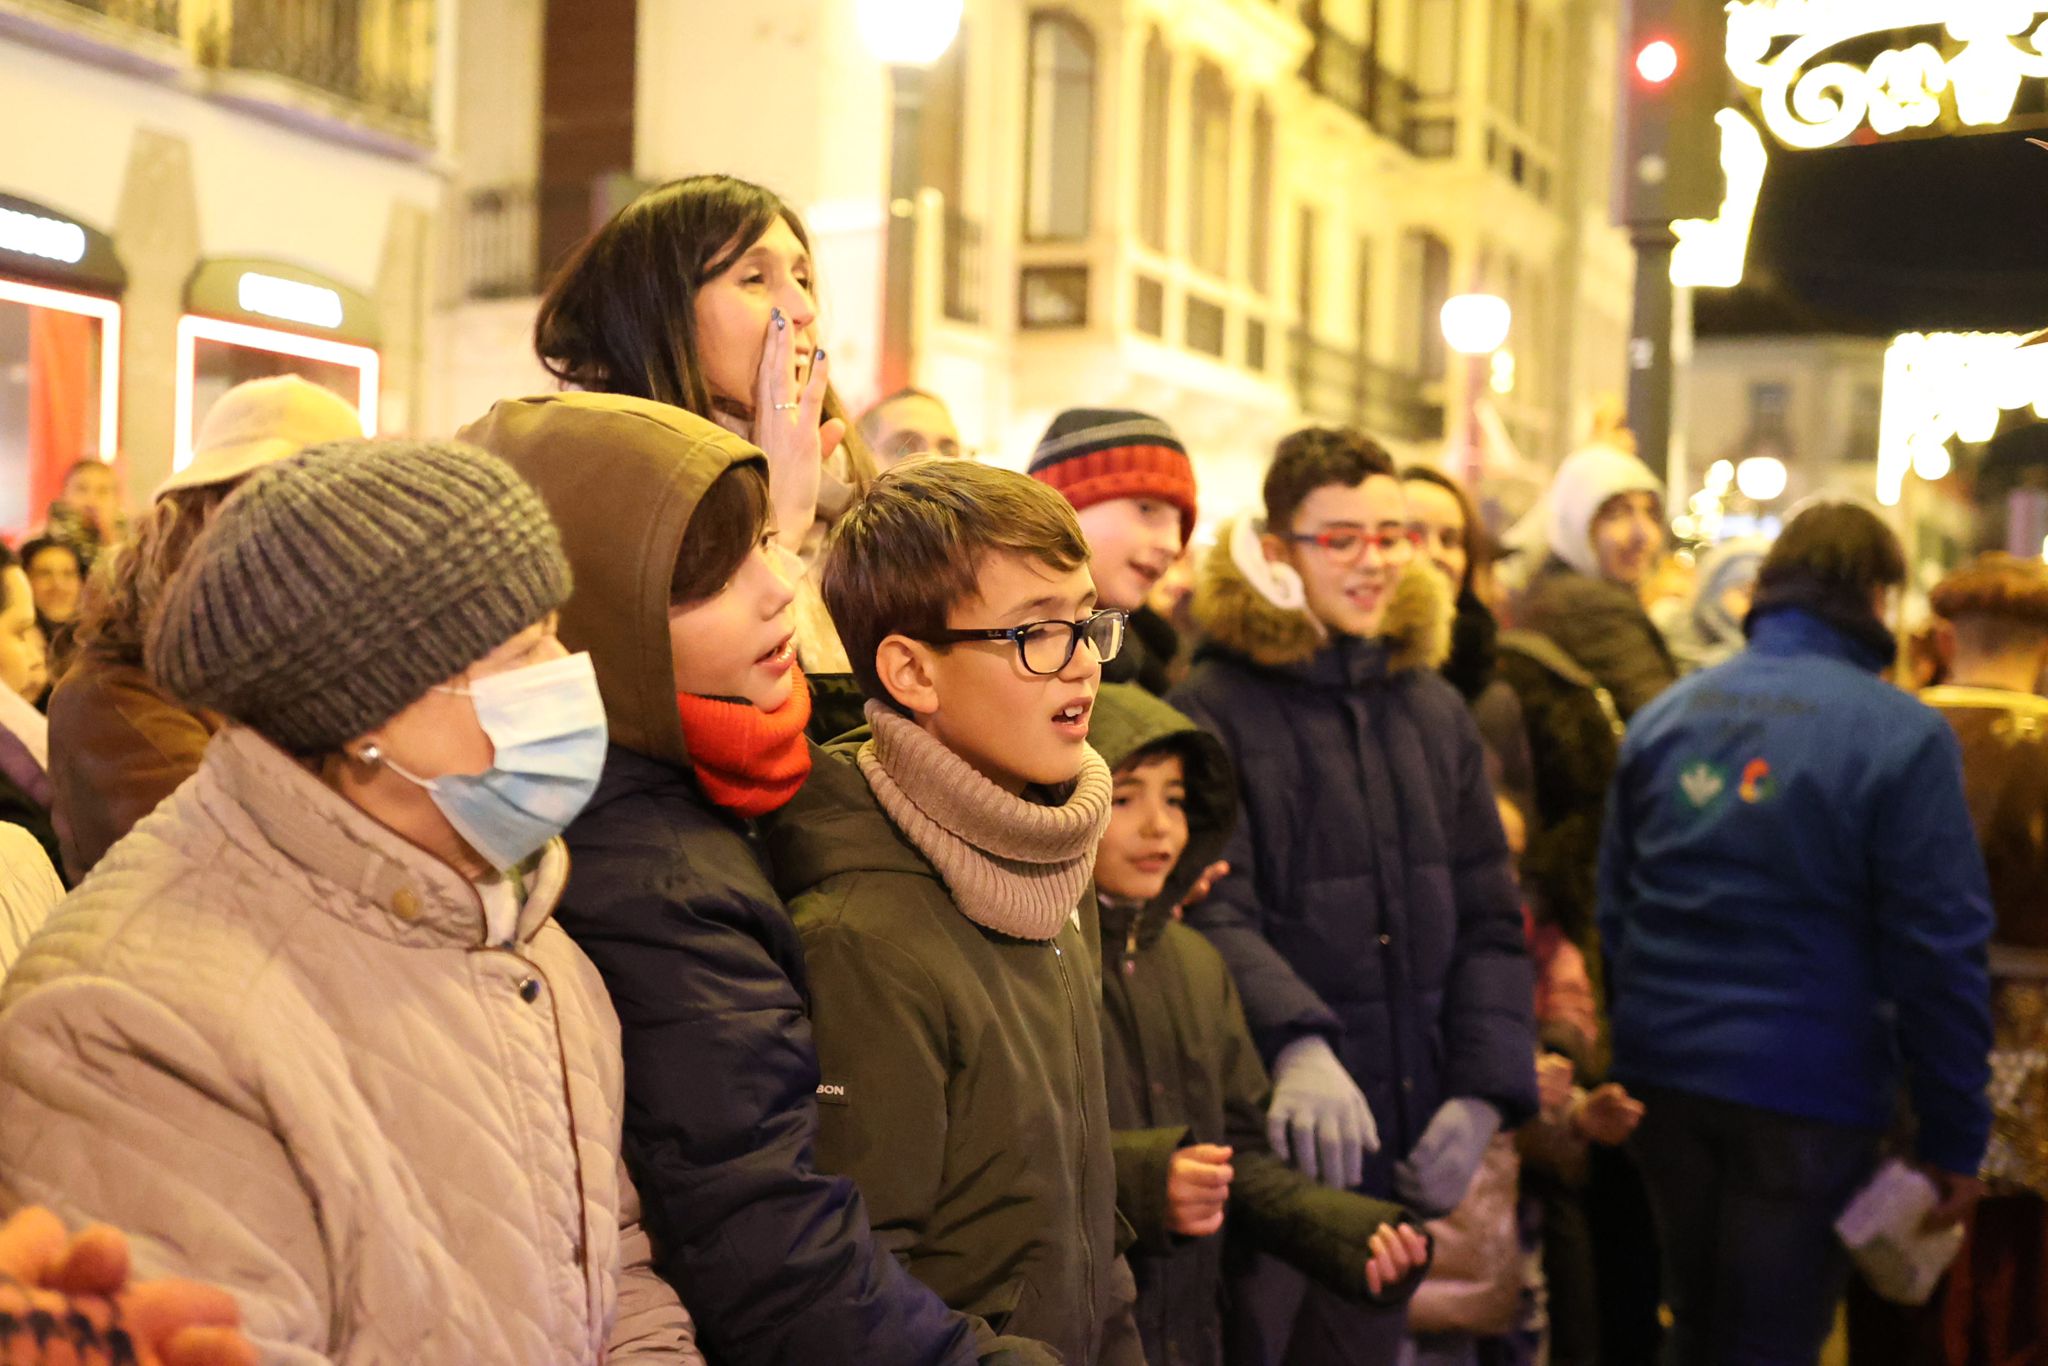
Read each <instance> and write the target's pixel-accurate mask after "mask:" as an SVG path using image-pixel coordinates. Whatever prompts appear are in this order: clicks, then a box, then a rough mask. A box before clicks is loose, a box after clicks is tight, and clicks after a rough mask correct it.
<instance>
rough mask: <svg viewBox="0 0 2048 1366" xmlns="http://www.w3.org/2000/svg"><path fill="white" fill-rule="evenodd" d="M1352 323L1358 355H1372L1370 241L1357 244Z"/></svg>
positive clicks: (1361, 241)
mask: <svg viewBox="0 0 2048 1366" xmlns="http://www.w3.org/2000/svg"><path fill="white" fill-rule="evenodd" d="M1352 311H1353V315H1354V319H1353V320H1354V323H1355V325H1356V327H1357V330H1358V354H1359V356H1360V357H1361V358H1365V357H1370V356H1371V355H1372V239H1371V238H1370V237H1363V238H1360V239H1359V242H1358V287H1357V289H1356V291H1355V292H1354V293H1353V295H1352Z"/></svg>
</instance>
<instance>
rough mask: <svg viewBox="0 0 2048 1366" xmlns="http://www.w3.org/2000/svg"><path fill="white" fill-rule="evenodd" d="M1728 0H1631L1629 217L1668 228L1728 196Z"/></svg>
mask: <svg viewBox="0 0 2048 1366" xmlns="http://www.w3.org/2000/svg"><path fill="white" fill-rule="evenodd" d="M1724 4H1725V0H1631V3H1630V4H1629V7H1628V8H1629V13H1628V32H1627V34H1626V39H1625V42H1624V46H1623V49H1622V50H1623V53H1624V57H1625V61H1624V66H1623V71H1622V92H1623V98H1622V109H1623V117H1624V121H1625V124H1626V132H1625V145H1624V151H1625V155H1624V156H1623V157H1622V160H1621V165H1620V167H1619V168H1618V169H1619V174H1620V176H1621V180H1622V183H1621V193H1620V196H1619V202H1620V204H1621V218H1622V221H1623V222H1624V223H1627V224H1629V225H1631V226H1638V227H1650V226H1657V227H1661V226H1663V225H1665V224H1668V223H1670V222H1671V221H1672V220H1673V219H1676V218H1712V217H1714V215H1715V214H1717V213H1719V212H1720V208H1721V196H1722V178H1721V134H1720V129H1719V128H1718V127H1717V126H1716V125H1715V123H1714V115H1715V114H1717V113H1719V112H1720V110H1721V108H1722V106H1723V105H1724V104H1725V103H1726V102H1727V99H1728V92H1729V84H1730V82H1729V75H1728V66H1727V62H1726V60H1725V59H1724V57H1723V47H1724V45H1725V43H1726V41H1727V31H1728V17H1727V13H1726V11H1725V8H1724Z"/></svg>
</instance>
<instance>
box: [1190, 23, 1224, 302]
mask: <svg viewBox="0 0 2048 1366" xmlns="http://www.w3.org/2000/svg"><path fill="white" fill-rule="evenodd" d="M1190 113H1191V114H1192V115H1193V118H1194V137H1193V139H1192V140H1191V141H1190V143H1189V148H1188V163H1189V164H1188V256H1189V258H1190V259H1191V260H1192V261H1193V262H1194V263H1195V266H1196V268H1197V269H1199V270H1205V271H1207V272H1209V273H1210V274H1211V275H1223V274H1226V273H1227V272H1228V271H1229V269H1230V86H1229V85H1228V84H1227V83H1226V82H1225V81H1224V79H1223V73H1222V72H1221V71H1220V70H1218V69H1217V68H1216V66H1215V65H1214V64H1213V63H1210V62H1203V63H1202V64H1201V66H1199V67H1197V68H1196V70H1195V85H1194V101H1193V107H1192V108H1191V110H1190Z"/></svg>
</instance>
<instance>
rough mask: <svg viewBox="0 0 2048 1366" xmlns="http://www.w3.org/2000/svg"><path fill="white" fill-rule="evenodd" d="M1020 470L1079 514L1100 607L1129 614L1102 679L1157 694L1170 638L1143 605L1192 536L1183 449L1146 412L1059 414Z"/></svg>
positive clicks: (1173, 641)
mask: <svg viewBox="0 0 2048 1366" xmlns="http://www.w3.org/2000/svg"><path fill="white" fill-rule="evenodd" d="M1029 473H1030V475H1031V477H1032V478H1033V479H1036V480H1038V481H1039V482H1040V483H1043V484H1049V485H1051V486H1052V487H1053V488H1054V489H1057V490H1058V491H1059V493H1060V495H1061V496H1062V497H1064V498H1065V499H1066V500H1067V501H1068V502H1069V503H1071V504H1072V505H1073V508H1074V511H1075V513H1076V514H1078V515H1079V517H1080V521H1081V533H1082V534H1083V535H1084V536H1086V537H1087V538H1088V555H1089V564H1090V568H1091V569H1092V570H1093V572H1094V575H1095V587H1096V591H1097V592H1098V593H1100V594H1101V602H1102V605H1103V606H1104V607H1113V608H1116V609H1117V610H1119V611H1123V612H1128V613H1130V614H1131V621H1130V633H1129V636H1128V638H1127V639H1126V640H1125V642H1124V648H1123V653H1122V654H1121V655H1119V656H1118V657H1117V658H1116V659H1114V660H1108V661H1105V662H1104V664H1103V669H1102V678H1103V681H1104V682H1105V683H1136V684H1137V685H1139V686H1140V687H1142V688H1144V689H1145V690H1146V691H1147V692H1150V693H1152V694H1154V695H1155V696H1164V695H1165V693H1166V689H1167V688H1168V686H1169V685H1170V684H1171V681H1172V680H1171V679H1170V677H1169V676H1168V672H1167V670H1168V666H1169V665H1171V664H1172V663H1173V659H1174V656H1175V655H1176V654H1178V653H1179V650H1180V637H1179V635H1178V633H1176V632H1175V630H1174V628H1173V625H1172V623H1171V622H1169V621H1167V619H1166V618H1165V617H1164V616H1162V615H1160V614H1159V613H1158V612H1157V611H1155V610H1154V609H1153V608H1152V607H1150V606H1149V605H1148V604H1147V599H1148V597H1149V596H1150V595H1151V592H1152V589H1153V587H1154V585H1156V584H1157V583H1158V582H1159V580H1160V579H1161V578H1162V577H1163V576H1164V575H1165V573H1166V571H1167V570H1168V569H1169V568H1171V567H1172V566H1173V563H1174V561H1175V560H1178V559H1179V558H1180V556H1181V552H1182V551H1184V550H1185V549H1187V544H1188V538H1189V537H1190V536H1192V535H1193V534H1194V530H1195V467H1194V464H1193V462H1191V461H1190V460H1189V459H1188V452H1187V448H1186V447H1185V446H1183V445H1181V442H1180V438H1179V437H1177V436H1175V435H1174V433H1173V428H1171V427H1169V426H1167V425H1166V424H1165V423H1164V422H1162V421H1160V420H1159V419H1158V418H1156V417H1153V416H1152V415H1151V414H1149V413H1138V412H1130V411H1126V410H1121V409H1112V408H1069V409H1068V410H1067V411H1066V412H1063V413H1061V414H1060V415H1059V416H1058V417H1056V418H1054V419H1053V420H1052V426H1050V427H1048V428H1046V431H1045V435H1044V436H1043V437H1041V438H1040V439H1039V442H1038V449H1037V450H1036V451H1034V452H1033V453H1032V456H1031V466H1030V470H1029Z"/></svg>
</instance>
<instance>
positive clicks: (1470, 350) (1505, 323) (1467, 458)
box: [1437, 294, 1515, 490]
mask: <svg viewBox="0 0 2048 1366" xmlns="http://www.w3.org/2000/svg"><path fill="white" fill-rule="evenodd" d="M1514 316H1515V315H1514V310H1512V309H1510V308H1509V307H1508V301H1507V300H1506V299H1503V298H1501V297H1500V296H1499V295H1498V294H1459V295H1456V296H1454V297H1452V298H1450V299H1446V300H1445V301H1444V307H1443V312H1442V313H1441V314H1439V315H1438V318H1437V321H1438V322H1439V323H1440V324H1441V325H1442V327H1443V331H1444V341H1445V343H1446V344H1448V345H1449V346H1450V348H1451V350H1453V351H1455V352H1457V353H1458V354H1459V355H1461V356H1463V357H1465V416H1464V433H1463V435H1462V437H1461V439H1460V446H1461V448H1462V450H1463V452H1464V454H1463V459H1462V461H1461V463H1462V464H1463V466H1464V476H1465V486H1466V487H1467V488H1470V489H1475V490H1476V489H1477V488H1478V487H1479V476H1480V475H1481V473H1482V472H1483V469H1484V466H1485V463H1486V457H1485V453H1484V451H1483V450H1482V449H1481V444H1480V436H1479V396H1480V393H1481V392H1482V391H1483V390H1484V389H1485V388H1486V385H1487V369H1488V366H1489V365H1490V363H1491V357H1492V356H1493V354H1494V353H1495V352H1496V351H1499V350H1500V349H1501V348H1502V347H1503V346H1505V345H1507V341H1508V330H1509V328H1510V327H1512V326H1513V324H1514Z"/></svg>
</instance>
